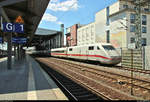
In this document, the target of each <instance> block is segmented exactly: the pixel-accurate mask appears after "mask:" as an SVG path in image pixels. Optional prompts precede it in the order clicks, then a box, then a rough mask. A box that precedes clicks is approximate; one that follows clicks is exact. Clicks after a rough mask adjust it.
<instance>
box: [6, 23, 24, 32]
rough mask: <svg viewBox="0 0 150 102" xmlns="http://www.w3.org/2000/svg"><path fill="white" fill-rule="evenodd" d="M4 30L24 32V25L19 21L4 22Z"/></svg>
mask: <svg viewBox="0 0 150 102" xmlns="http://www.w3.org/2000/svg"><path fill="white" fill-rule="evenodd" d="M3 31H4V32H16V33H24V25H23V24H19V23H3Z"/></svg>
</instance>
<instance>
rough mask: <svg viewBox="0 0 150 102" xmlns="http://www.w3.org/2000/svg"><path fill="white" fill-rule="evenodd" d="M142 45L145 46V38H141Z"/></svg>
mask: <svg viewBox="0 0 150 102" xmlns="http://www.w3.org/2000/svg"><path fill="white" fill-rule="evenodd" d="M142 46H146V38H142Z"/></svg>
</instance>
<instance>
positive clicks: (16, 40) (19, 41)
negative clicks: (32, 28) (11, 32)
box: [12, 37, 27, 44]
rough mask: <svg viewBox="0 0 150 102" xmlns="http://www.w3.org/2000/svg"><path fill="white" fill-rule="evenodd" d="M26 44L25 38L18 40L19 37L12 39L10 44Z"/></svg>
mask: <svg viewBox="0 0 150 102" xmlns="http://www.w3.org/2000/svg"><path fill="white" fill-rule="evenodd" d="M26 42H27V38H19V37H13V38H12V43H17V44H24V43H26Z"/></svg>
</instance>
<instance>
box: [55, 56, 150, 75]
mask: <svg viewBox="0 0 150 102" xmlns="http://www.w3.org/2000/svg"><path fill="white" fill-rule="evenodd" d="M54 58H57V57H54ZM59 59H64V58H59ZM65 60H68V59H65ZM69 60H70V59H69ZM71 60H72V61H76V62H81V61H79V60H73V59H71ZM82 62H83V61H82ZM83 63H86V64H92V65H98V66H102V67H106V68H108V67H109V68H116V69H119V70H127V71H133V72H138V73H143V74H150V70H143V69H137V68H127V67H126V68H124V67H121V66H106V65H101V64H100V63H95V62H93V63H89V62H83Z"/></svg>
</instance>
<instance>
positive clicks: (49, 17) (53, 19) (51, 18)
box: [42, 13, 57, 22]
mask: <svg viewBox="0 0 150 102" xmlns="http://www.w3.org/2000/svg"><path fill="white" fill-rule="evenodd" d="M42 20H43V21H50V22H56V21H57V17H56V16H53V15H51V14H49V13H45V14H44V15H43V18H42Z"/></svg>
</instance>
